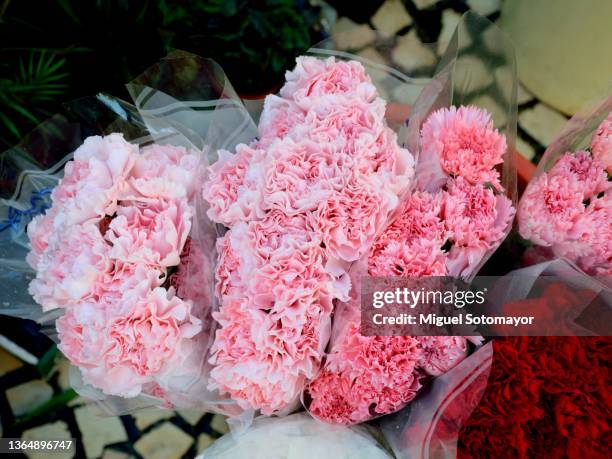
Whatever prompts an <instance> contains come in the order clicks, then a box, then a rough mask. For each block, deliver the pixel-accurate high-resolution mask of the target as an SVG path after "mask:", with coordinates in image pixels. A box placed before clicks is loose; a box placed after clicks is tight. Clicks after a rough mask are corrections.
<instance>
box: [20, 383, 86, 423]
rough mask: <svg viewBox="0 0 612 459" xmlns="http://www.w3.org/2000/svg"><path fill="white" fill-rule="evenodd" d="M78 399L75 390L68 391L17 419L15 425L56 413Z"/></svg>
mask: <svg viewBox="0 0 612 459" xmlns="http://www.w3.org/2000/svg"><path fill="white" fill-rule="evenodd" d="M76 397H78V394H77V393H76V392H75V391H74V389H68V390H67V391H64V392H62V393H61V394H59V395H56V396H55V397H53V398H51V399H50V400H47V401H46V402H45V403H43V404H42V405H39V406H37V407H36V408H34V409H33V410H32V411H30V412H29V413H26V414H23V415H21V416H18V417H16V418H15V425H16V426H18V425H21V424H25V423H26V422H28V421H31V420H32V419H35V418H38V417H40V416H43V415H45V414H48V413H51V412H53V411H56V410H57V409H58V408H60V407H62V406H66V405H67V404H68V403H69V402H70V401H71V400H73V399H75V398H76Z"/></svg>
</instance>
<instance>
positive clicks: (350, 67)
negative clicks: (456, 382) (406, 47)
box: [203, 48, 515, 424]
mask: <svg viewBox="0 0 612 459" xmlns="http://www.w3.org/2000/svg"><path fill="white" fill-rule="evenodd" d="M449 53H450V54H449V56H447V57H448V59H446V60H445V59H443V62H444V66H443V69H442V71H441V72H440V74H439V75H438V77H437V78H436V79H435V80H434V81H433V82H432V83H431V85H430V86H428V87H426V88H425V90H424V96H423V98H422V100H421V99H420V102H417V105H416V106H415V107H414V109H413V116H412V118H411V120H410V124H411V125H412V129H411V125H409V127H408V132H411V131H412V132H415V128H414V125H413V124H414V123H416V124H417V126H418V128H417V129H416V132H417V139H416V140H415V139H412V143H413V144H414V145H415V146H414V147H413V148H411V151H413V152H414V153H416V154H417V155H418V161H417V162H416V163H415V158H414V156H413V154H411V152H410V151H408V150H407V149H406V148H405V147H404V146H402V145H400V144H399V143H398V139H397V135H396V133H395V132H394V131H393V130H392V129H391V128H390V127H389V125H388V124H387V122H386V119H385V112H386V107H385V105H386V104H385V101H384V100H383V99H382V98H380V97H379V95H378V92H377V88H376V86H375V85H374V84H373V82H372V80H371V78H370V77H369V75H368V74H367V72H366V71H365V69H364V66H363V65H362V64H361V63H360V62H358V61H357V60H348V61H342V60H337V59H334V58H333V57H331V58H326V59H318V58H315V57H301V58H298V60H297V66H296V68H295V69H294V70H293V71H291V72H288V73H287V82H286V83H285V85H284V86H283V88H282V89H281V90H280V94H279V95H278V96H268V97H267V98H266V101H265V105H264V108H263V113H262V115H261V119H260V122H259V136H258V138H257V139H255V140H253V141H252V142H251V143H249V144H242V145H238V146H237V147H236V149H235V153H234V154H232V153H230V152H227V151H220V152H219V161H218V162H217V163H215V164H213V165H212V166H211V167H210V168H209V175H208V177H207V180H206V182H205V184H204V193H203V196H204V199H205V200H206V201H207V203H208V205H209V209H208V215H209V217H210V218H211V219H212V220H214V221H216V222H218V223H220V224H223V225H224V226H226V227H227V228H228V231H227V232H226V233H225V234H224V235H223V236H222V237H220V238H219V240H218V242H217V248H218V251H219V262H218V264H217V288H216V296H217V298H218V300H219V302H220V308H219V311H218V312H216V313H215V314H214V315H213V316H214V318H215V319H216V320H217V321H218V322H219V324H220V328H219V330H218V331H217V333H216V338H215V342H214V344H213V348H212V358H211V362H212V364H213V369H212V371H211V378H210V382H209V387H210V388H213V389H216V390H219V391H220V392H221V393H222V394H228V395H229V396H230V397H231V398H232V399H233V400H236V401H237V402H238V403H239V405H240V406H241V407H243V408H244V409H257V410H260V411H261V412H262V413H263V414H267V415H269V414H284V413H287V412H290V411H291V410H293V409H295V407H296V406H297V404H298V402H299V400H300V397H301V396H302V395H303V392H304V390H306V393H305V396H304V402H305V403H306V405H307V407H308V409H309V410H310V412H311V414H313V415H314V416H316V417H318V418H320V419H323V420H326V421H328V422H334V423H342V424H353V423H358V422H363V421H366V420H368V419H370V418H372V417H374V416H379V415H382V414H387V413H390V412H393V411H397V410H398V409H400V408H402V407H403V406H405V405H406V404H407V403H408V402H409V401H410V400H412V399H413V398H414V397H415V395H416V394H417V392H418V389H419V388H420V387H421V385H422V383H423V382H424V380H425V379H426V378H427V376H436V375H440V374H442V373H444V372H445V371H447V370H448V369H450V368H452V367H453V366H454V365H456V364H457V363H458V362H460V361H461V360H462V359H463V358H464V357H465V356H466V355H467V351H468V347H469V344H468V340H467V339H466V338H463V337H420V338H419V337H364V336H362V335H361V334H360V329H359V311H358V304H359V303H358V294H357V293H358V281H359V276H360V275H361V274H364V275H370V276H389V275H391V276H444V275H446V276H455V277H462V278H466V279H468V278H469V277H470V276H472V275H473V274H474V273H475V272H476V271H477V269H478V268H479V267H480V266H481V265H482V263H483V262H484V261H485V259H486V258H487V257H488V256H489V255H490V254H491V253H492V251H494V250H495V248H496V247H497V246H498V245H499V244H500V243H501V241H502V240H503V239H504V237H505V236H506V235H507V234H508V232H509V230H510V228H511V223H512V220H513V216H514V206H513V191H514V189H513V183H514V180H513V178H512V173H513V172H514V170H513V168H512V164H513V159H512V151H513V150H512V149H511V148H508V143H510V144H511V143H512V139H513V135H514V129H515V126H514V125H513V123H514V118H513V113H514V110H515V108H514V107H513V99H512V97H513V93H512V88H510V90H509V97H508V99H507V101H506V102H505V104H506V105H505V106H507V107H508V110H507V111H508V117H507V118H506V121H505V122H504V123H501V128H502V130H503V132H502V131H500V130H498V129H497V128H496V127H495V126H494V123H493V120H492V118H491V114H490V113H488V112H487V111H486V110H484V109H481V108H478V107H476V106H471V105H466V106H458V107H455V106H452V102H453V100H451V98H450V97H445V96H447V95H448V94H450V90H449V89H450V86H452V84H453V83H452V78H455V79H456V80H457V81H455V83H454V84H455V85H456V86H459V84H458V82H459V81H460V80H461V78H460V77H459V76H458V74H459V72H458V71H457V70H455V69H456V68H460V67H461V64H460V63H459V60H458V58H457V56H456V48H453V49H452V50H451V51H449ZM452 53H455V56H454V57H451V56H450V55H452ZM345 57H346V56H345ZM466 64H467V62H466ZM512 65H513V62H512V61H510V62H509V61H508V60H503V59H502V60H498V64H497V66H498V68H496V67H492V71H496V72H497V71H507V70H508V67H510V68H511V69H512V70H513V67H512ZM510 73H511V77H513V74H512V72H510ZM463 78H465V79H467V80H470V81H471V82H472V83H475V81H474V79H473V78H470V77H469V75H468V76H464V77H463ZM462 83H465V82H462ZM462 89H463V90H466V91H469V90H470V87H469V85H467V84H463V87H462ZM466 100H467V99H466ZM406 140H407V142H408V144H409V145H410V143H411V139H410V138H408V139H406V138H405V137H403V136H402V138H401V139H400V141H402V144H404V143H405V142H406ZM508 140H509V141H508ZM415 169H416V180H415ZM426 176H428V177H429V176H430V177H433V179H432V180H430V179H428V180H427V183H421V182H422V181H423V182H424V180H423V178H424V177H426ZM362 261H365V262H367V263H366V264H367V273H366V272H362V271H359V269H358V267H359V266H360V265H363V264H364V263H356V262H362ZM330 337H331V342H330V344H329V346H328V341H330ZM474 341H475V342H480V341H479V340H477V339H475V340H474Z"/></svg>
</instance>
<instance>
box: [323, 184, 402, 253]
mask: <svg viewBox="0 0 612 459" xmlns="http://www.w3.org/2000/svg"><path fill="white" fill-rule="evenodd" d="M375 184H376V183H375V182H372V183H371V184H370V183H365V182H361V183H359V182H357V183H355V184H353V185H349V186H347V187H345V188H344V189H343V190H342V191H340V192H338V193H334V194H333V195H332V196H331V197H330V198H329V199H328V200H327V201H326V202H324V203H323V204H322V205H321V206H319V208H318V209H317V211H316V212H315V214H314V220H315V223H314V225H315V228H316V229H317V231H319V232H320V233H321V234H322V238H323V242H324V243H325V246H326V248H327V250H328V251H329V254H330V256H331V257H333V258H336V259H339V260H343V261H347V262H352V261H355V260H358V259H359V258H361V257H362V256H363V255H364V254H366V253H367V251H368V250H369V249H370V246H371V245H372V244H373V243H374V241H375V239H376V236H378V234H379V233H380V232H381V231H382V230H383V228H384V226H385V224H386V221H387V218H388V217H389V215H390V213H391V212H392V211H393V210H394V209H395V207H396V206H397V203H398V199H397V196H396V195H395V194H393V193H391V192H389V191H388V190H386V189H385V187H384V186H383V185H382V184H379V186H378V187H377V186H375Z"/></svg>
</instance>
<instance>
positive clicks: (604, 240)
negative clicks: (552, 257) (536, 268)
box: [553, 193, 612, 275]
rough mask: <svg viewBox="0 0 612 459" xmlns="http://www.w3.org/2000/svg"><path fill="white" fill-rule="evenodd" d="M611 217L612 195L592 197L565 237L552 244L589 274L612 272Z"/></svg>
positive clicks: (558, 253)
mask: <svg viewBox="0 0 612 459" xmlns="http://www.w3.org/2000/svg"><path fill="white" fill-rule="evenodd" d="M611 221H612V197H611V195H610V194H609V193H606V194H604V195H603V196H602V197H600V198H593V199H592V200H591V202H590V203H589V205H588V206H587V207H586V209H585V212H584V213H583V214H582V215H581V216H580V217H579V218H578V219H577V221H576V225H575V226H574V227H573V228H572V230H571V231H570V232H569V233H568V234H567V236H566V238H565V239H564V240H563V241H561V242H560V243H558V244H555V245H554V246H553V251H554V252H555V253H556V254H557V255H558V256H561V257H565V258H567V259H569V260H571V261H574V262H575V263H576V264H577V265H578V266H579V267H580V268H582V269H583V270H584V271H585V272H587V273H589V274H593V275H610V274H612V225H611V224H610V222H611Z"/></svg>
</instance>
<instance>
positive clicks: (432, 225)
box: [368, 191, 447, 276]
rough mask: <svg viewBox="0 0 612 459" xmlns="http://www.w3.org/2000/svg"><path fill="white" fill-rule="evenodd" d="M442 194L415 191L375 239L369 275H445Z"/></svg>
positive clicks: (369, 261) (444, 230)
mask: <svg viewBox="0 0 612 459" xmlns="http://www.w3.org/2000/svg"><path fill="white" fill-rule="evenodd" d="M441 198H442V195H441V194H440V193H438V194H430V193H426V192H418V191H417V192H415V193H413V194H412V195H411V196H410V198H409V199H408V200H407V201H406V203H405V204H404V207H403V208H402V210H401V212H400V214H399V215H398V217H397V218H396V219H395V220H394V221H393V223H391V225H389V226H388V227H387V228H386V229H385V231H384V232H383V233H382V234H381V235H380V236H379V238H378V239H377V240H376V243H375V244H374V245H373V247H372V251H371V253H370V256H369V258H368V271H369V274H370V275H372V276H426V275H430V276H435V275H440V276H442V275H444V274H446V268H445V260H446V253H445V252H443V251H442V246H443V245H444V243H445V242H446V239H447V235H446V229H445V227H444V222H443V221H442V219H441V210H442V199H441Z"/></svg>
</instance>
